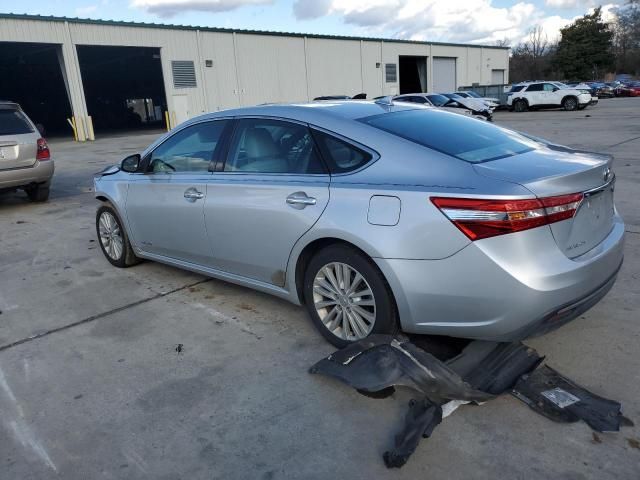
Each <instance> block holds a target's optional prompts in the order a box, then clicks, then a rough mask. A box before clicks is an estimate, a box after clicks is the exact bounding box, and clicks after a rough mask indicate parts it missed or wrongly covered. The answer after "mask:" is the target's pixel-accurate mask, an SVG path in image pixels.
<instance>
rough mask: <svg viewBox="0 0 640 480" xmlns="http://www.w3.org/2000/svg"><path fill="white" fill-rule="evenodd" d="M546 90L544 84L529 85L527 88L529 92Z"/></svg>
mask: <svg viewBox="0 0 640 480" xmlns="http://www.w3.org/2000/svg"><path fill="white" fill-rule="evenodd" d="M543 90H544V85H543V84H542V83H534V84H533V85H529V87H527V92H542V91H543Z"/></svg>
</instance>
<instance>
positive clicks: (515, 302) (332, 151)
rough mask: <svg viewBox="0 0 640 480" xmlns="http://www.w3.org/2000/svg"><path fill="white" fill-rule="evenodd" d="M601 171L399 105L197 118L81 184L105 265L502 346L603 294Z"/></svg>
mask: <svg viewBox="0 0 640 480" xmlns="http://www.w3.org/2000/svg"><path fill="white" fill-rule="evenodd" d="M614 185H615V175H614V173H613V171H612V158H611V157H610V156H606V155H600V154H595V153H588V152H584V151H577V150H572V149H569V148H566V147H562V146H559V145H555V144H552V143H549V142H546V141H544V140H540V139H537V138H533V137H529V136H526V135H524V134H521V133H517V132H514V131H511V130H508V129H505V128H501V127H498V126H494V125H492V124H489V123H486V122H479V121H477V120H474V119H472V118H467V117H464V116H461V115H455V114H452V113H448V112H444V111H441V110H438V109H435V108H431V107H424V106H421V105H412V104H407V103H398V104H393V102H392V101H390V100H389V99H382V100H379V101H377V102H370V101H362V102H349V101H347V102H341V101H333V102H316V103H309V104H291V105H264V106H257V107H250V108H240V109H236V110H227V111H221V112H217V113H211V114H206V115H202V116H200V117H197V118H194V119H191V120H189V121H187V122H185V123H183V124H182V125H180V126H178V127H177V128H176V129H174V130H172V131H171V132H169V133H167V134H166V135H164V136H163V137H161V138H160V139H158V140H157V141H156V142H155V143H153V144H152V145H151V146H149V147H148V148H147V149H146V150H145V151H143V152H141V153H140V154H136V155H132V156H130V157H127V158H125V159H124V160H123V161H122V163H121V164H120V166H118V167H112V168H109V169H106V170H105V171H103V172H101V173H100V174H98V175H96V178H95V192H96V197H97V198H98V200H100V202H101V203H100V206H99V208H98V210H97V215H96V228H97V234H98V237H99V241H100V246H101V248H102V251H103V252H104V254H105V256H106V258H107V259H108V261H109V262H111V263H112V264H113V265H115V266H117V267H128V266H131V265H134V264H135V263H137V262H138V261H139V260H140V259H147V260H153V261H158V262H163V263H166V264H169V265H173V266H176V267H180V268H184V269H188V270H192V271H195V272H199V273H202V274H205V275H208V276H211V277H215V278H218V279H222V280H226V281H229V282H233V283H237V284H240V285H244V286H248V287H251V288H254V289H257V290H260V291H263V292H267V293H271V294H274V295H276V296H279V297H281V298H284V299H286V300H288V301H290V302H293V303H295V304H300V305H304V307H305V308H306V309H307V311H308V313H309V315H310V317H311V319H312V321H313V323H314V324H315V325H316V327H317V328H318V330H319V331H320V332H321V333H322V334H323V335H324V336H325V338H327V339H328V340H329V341H330V342H331V343H333V344H334V345H336V346H338V347H342V346H345V345H347V344H349V343H350V342H353V341H356V340H359V339H362V338H364V337H366V336H368V335H370V334H372V333H395V332H397V331H399V330H403V331H405V332H410V333H428V334H441V335H452V336H458V337H467V338H477V339H488V340H500V341H511V340H516V339H522V338H526V337H528V336H531V335H538V334H541V333H544V332H546V331H549V330H551V329H553V328H556V327H558V326H560V325H562V324H564V323H566V322H567V321H569V320H571V319H573V318H575V317H576V316H578V315H580V314H581V313H582V312H584V311H586V310H587V309H588V308H590V307H591V306H593V305H594V304H595V303H596V302H598V301H599V300H600V299H601V298H602V297H603V296H604V295H605V294H606V293H607V292H608V291H609V289H610V288H611V287H612V285H613V283H614V281H615V278H616V275H617V273H618V270H619V269H620V266H621V264H622V260H623V240H624V225H623V222H622V219H621V218H620V217H619V216H618V214H617V212H616V209H615V206H614V202H613V195H614Z"/></svg>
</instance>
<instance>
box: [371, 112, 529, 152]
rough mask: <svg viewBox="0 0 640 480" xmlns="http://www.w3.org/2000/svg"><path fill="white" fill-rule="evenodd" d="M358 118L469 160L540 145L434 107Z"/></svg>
mask: <svg viewBox="0 0 640 480" xmlns="http://www.w3.org/2000/svg"><path fill="white" fill-rule="evenodd" d="M360 121H361V122H363V123H366V124H368V125H371V126H372V127H375V128H379V129H380V130H384V131H385V132H389V133H391V134H393V135H396V136H398V137H401V138H404V139H406V140H410V141H412V142H415V143H418V144H420V145H423V146H425V147H428V148H431V149H433V150H437V151H439V152H442V153H446V154H447V155H451V156H453V157H455V158H458V159H460V160H464V161H466V162H470V163H480V162H487V161H490V160H497V159H499V158H505V157H510V156H513V155H518V154H520V153H525V152H528V151H531V150H534V149H536V148H539V147H540V144H539V143H537V142H535V141H534V140H531V139H529V138H527V137H525V136H523V135H521V134H519V133H517V132H514V131H511V130H507V129H505V128H500V127H496V126H495V125H491V124H490V123H487V122H480V121H478V120H475V119H473V118H469V117H466V116H464V115H456V114H453V113H446V112H443V111H438V110H427V109H424V110H423V109H420V110H404V111H400V112H393V113H383V114H381V115H374V116H372V117H366V118H361V119H360Z"/></svg>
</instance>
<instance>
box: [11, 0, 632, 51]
mask: <svg viewBox="0 0 640 480" xmlns="http://www.w3.org/2000/svg"><path fill="white" fill-rule="evenodd" d="M622 1H623V0H607V2H608V3H605V4H602V3H598V2H596V1H595V0H59V1H57V2H52V1H51V0H0V12H2V13H28V14H37V15H55V16H66V17H80V18H93V19H102V20H128V21H136V22H150V23H165V24H179V25H195V26H206V27H225V28H234V29H249V30H271V31H280V32H299V33H317V34H328V35H348V36H362V37H383V38H400V39H409V40H429V41H439V42H465V43H466V42H470V43H479V44H488V45H491V44H495V43H496V41H498V40H503V39H507V40H509V42H510V44H511V45H515V44H517V43H519V42H520V41H522V40H524V39H525V38H526V36H527V33H528V32H529V31H530V30H531V29H532V28H533V27H535V26H538V25H539V26H541V27H542V28H543V30H544V32H545V34H546V35H547V37H548V38H549V40H554V39H556V38H557V37H558V36H559V30H560V28H562V27H563V26H565V25H566V24H568V23H570V22H571V21H572V20H574V19H575V18H577V17H579V16H582V15H584V14H585V13H587V12H589V11H591V10H593V8H594V7H595V6H597V5H602V6H603V11H604V12H605V18H608V17H610V16H611V13H610V11H611V10H612V9H615V7H616V3H617V2H622ZM611 2H612V3H611Z"/></svg>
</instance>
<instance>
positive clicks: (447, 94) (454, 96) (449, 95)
mask: <svg viewBox="0 0 640 480" xmlns="http://www.w3.org/2000/svg"><path fill="white" fill-rule="evenodd" d="M443 95H444V96H445V97H447V98H451V99H454V98H462V97H461V96H460V95H458V94H457V93H443Z"/></svg>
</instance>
